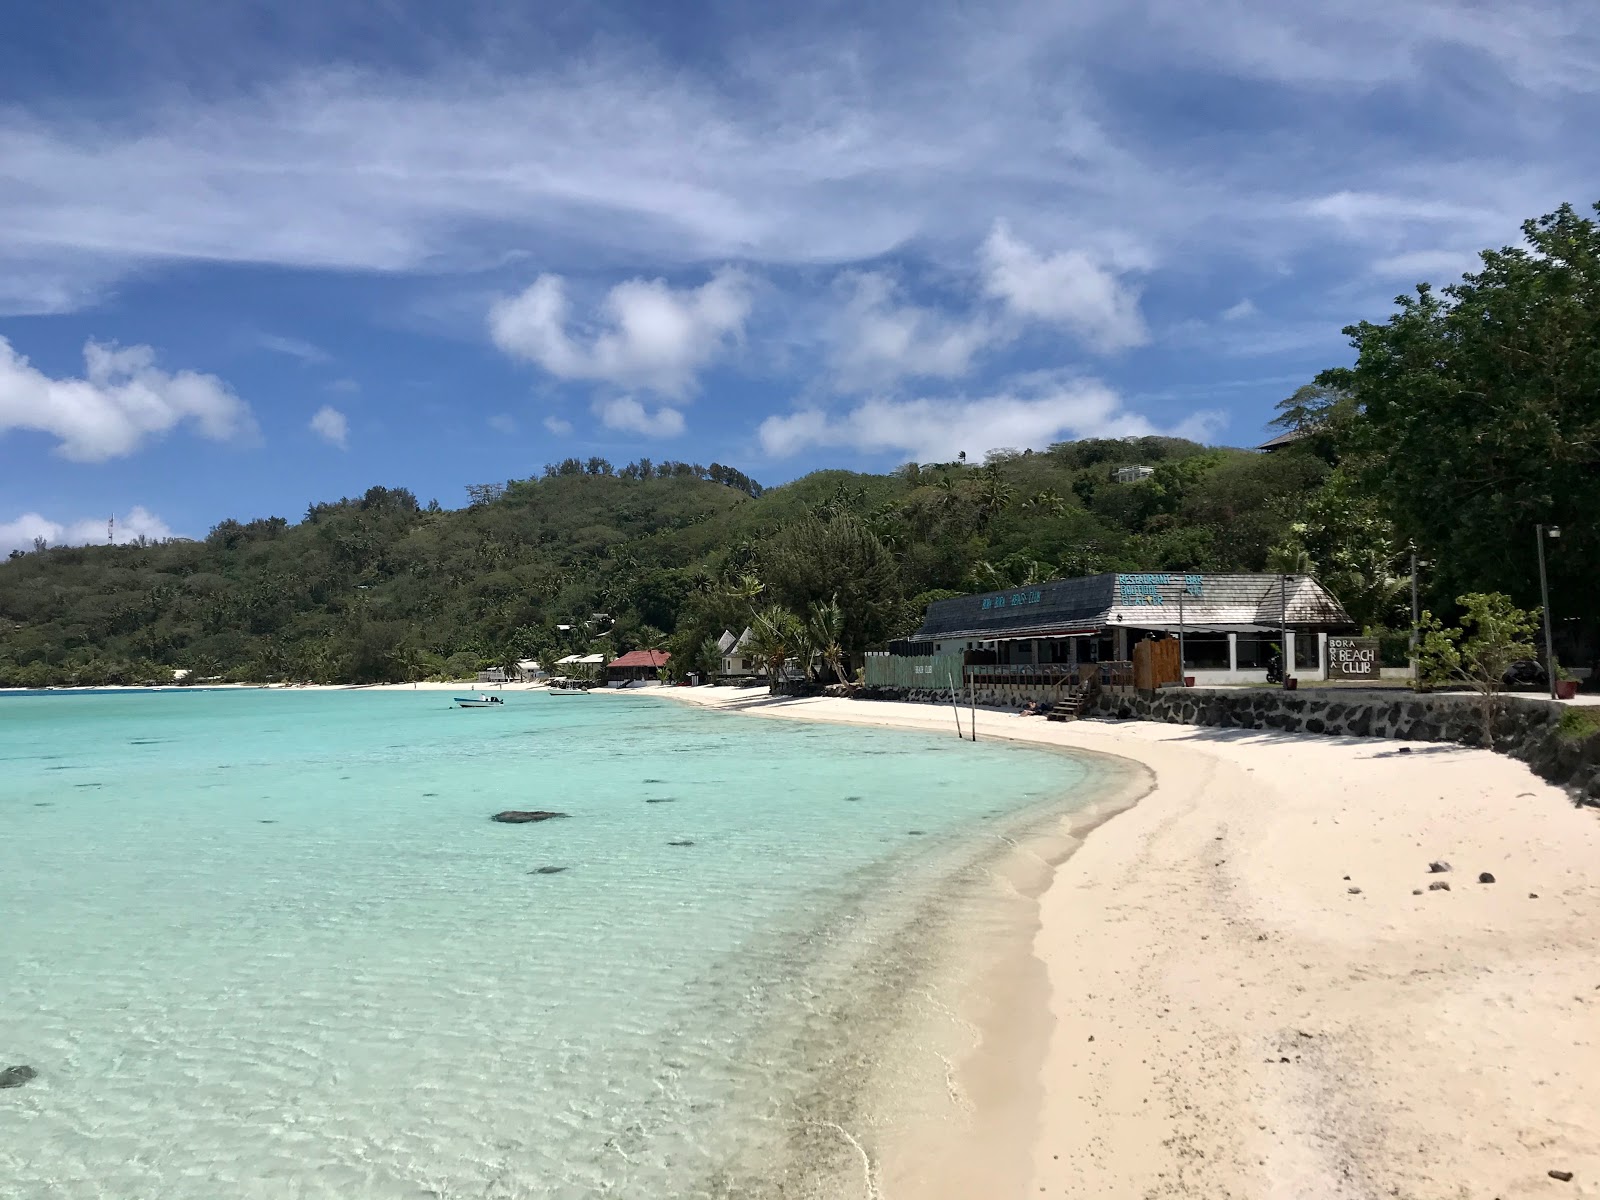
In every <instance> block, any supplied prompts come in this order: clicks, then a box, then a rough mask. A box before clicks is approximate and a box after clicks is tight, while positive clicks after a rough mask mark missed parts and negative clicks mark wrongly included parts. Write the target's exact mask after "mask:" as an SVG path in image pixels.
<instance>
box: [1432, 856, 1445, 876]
mask: <svg viewBox="0 0 1600 1200" xmlns="http://www.w3.org/2000/svg"><path fill="white" fill-rule="evenodd" d="M1449 869H1450V864H1449V863H1447V862H1445V861H1444V860H1443V859H1440V860H1439V861H1438V862H1431V863H1429V864H1428V872H1429V874H1432V875H1439V874H1442V873H1444V872H1445V871H1448V870H1449Z"/></svg>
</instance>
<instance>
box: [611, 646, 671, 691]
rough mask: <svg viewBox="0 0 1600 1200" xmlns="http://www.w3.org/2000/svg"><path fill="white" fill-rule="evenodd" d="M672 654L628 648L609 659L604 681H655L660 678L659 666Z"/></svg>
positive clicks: (615, 682) (623, 682)
mask: <svg viewBox="0 0 1600 1200" xmlns="http://www.w3.org/2000/svg"><path fill="white" fill-rule="evenodd" d="M671 657H672V655H670V654H668V653H667V652H666V651H665V650H630V651H628V652H627V653H626V654H624V655H622V656H621V657H620V658H614V659H612V660H611V663H610V665H609V666H607V667H606V682H607V683H610V684H623V685H627V684H629V683H636V682H641V681H651V682H653V681H655V680H658V679H660V678H661V668H662V667H664V666H666V665H667V660H668V659H670V658H671Z"/></svg>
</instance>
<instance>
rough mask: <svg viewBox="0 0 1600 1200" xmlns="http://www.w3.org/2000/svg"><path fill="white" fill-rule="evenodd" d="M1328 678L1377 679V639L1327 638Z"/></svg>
mask: <svg viewBox="0 0 1600 1200" xmlns="http://www.w3.org/2000/svg"><path fill="white" fill-rule="evenodd" d="M1328 676H1329V678H1331V679H1377V678H1378V639H1377V638H1353V637H1331V638H1329V639H1328Z"/></svg>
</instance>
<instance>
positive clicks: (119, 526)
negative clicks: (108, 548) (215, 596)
mask: <svg viewBox="0 0 1600 1200" xmlns="http://www.w3.org/2000/svg"><path fill="white" fill-rule="evenodd" d="M110 515H111V514H108V516H110ZM115 519H116V527H115V532H114V536H115V538H116V540H117V541H118V542H119V543H120V542H133V541H137V540H138V539H139V538H140V537H141V536H143V537H146V538H149V539H150V540H152V541H156V540H159V539H161V538H169V537H171V536H172V529H171V528H170V527H169V526H168V525H167V523H166V522H165V521H163V520H162V519H161V518H160V517H158V516H156V515H155V514H154V513H152V512H150V511H149V510H148V509H146V508H145V507H143V506H142V505H138V504H136V505H134V506H133V507H132V508H131V509H129V510H128V511H127V512H126V513H119V514H115ZM106 521H107V517H86V518H84V519H83V520H79V521H68V522H65V523H63V522H60V521H52V520H50V519H49V518H47V517H43V516H40V515H39V514H38V513H36V512H29V513H23V514H22V515H21V516H20V517H18V518H17V519H16V520H14V521H4V522H0V553H9V552H11V551H12V550H31V549H33V539H34V538H41V537H42V538H44V539H45V541H47V542H48V543H49V544H50V545H52V546H90V545H104V544H105V541H106Z"/></svg>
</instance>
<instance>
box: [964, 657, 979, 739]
mask: <svg viewBox="0 0 1600 1200" xmlns="http://www.w3.org/2000/svg"><path fill="white" fill-rule="evenodd" d="M962 674H963V675H966V672H965V671H962ZM967 704H968V705H969V711H970V713H971V716H972V740H973V741H977V740H978V685H977V682H976V681H975V680H974V679H973V678H972V676H970V675H967Z"/></svg>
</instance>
